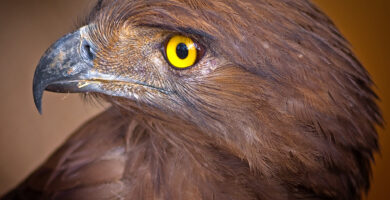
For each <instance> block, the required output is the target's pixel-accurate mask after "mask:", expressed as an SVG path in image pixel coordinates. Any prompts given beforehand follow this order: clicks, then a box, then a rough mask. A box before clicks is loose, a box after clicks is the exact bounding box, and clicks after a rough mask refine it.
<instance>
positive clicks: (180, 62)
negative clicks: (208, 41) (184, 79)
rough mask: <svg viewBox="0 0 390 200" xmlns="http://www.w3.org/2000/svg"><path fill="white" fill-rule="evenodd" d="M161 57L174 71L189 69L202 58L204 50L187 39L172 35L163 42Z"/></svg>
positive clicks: (193, 41)
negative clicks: (162, 56)
mask: <svg viewBox="0 0 390 200" xmlns="http://www.w3.org/2000/svg"><path fill="white" fill-rule="evenodd" d="M163 55H164V57H165V59H166V61H167V62H168V63H169V65H171V66H172V67H173V68H174V69H179V70H183V69H189V68H190V67H192V66H194V65H195V64H197V63H198V62H199V60H200V59H201V58H202V57H203V55H204V48H203V46H202V45H200V44H199V43H198V42H196V41H195V40H193V39H191V38H189V37H186V36H183V35H173V36H171V37H169V38H168V39H167V41H166V42H165V44H164V48H163Z"/></svg>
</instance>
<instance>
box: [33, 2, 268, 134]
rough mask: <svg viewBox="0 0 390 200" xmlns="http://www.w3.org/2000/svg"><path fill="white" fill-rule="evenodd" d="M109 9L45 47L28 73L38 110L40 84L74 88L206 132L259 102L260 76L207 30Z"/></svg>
mask: <svg viewBox="0 0 390 200" xmlns="http://www.w3.org/2000/svg"><path fill="white" fill-rule="evenodd" d="M116 9H119V8H117V7H116V5H115V4H112V5H110V6H109V7H107V8H105V9H104V8H102V10H100V11H99V13H97V14H95V16H94V18H93V19H91V20H90V21H89V22H88V24H87V25H86V26H83V27H81V28H80V29H79V30H77V31H75V32H73V33H70V34H68V35H66V36H65V37H63V38H62V39H60V40H59V41H57V42H56V43H55V44H54V45H53V46H52V47H51V48H49V50H48V51H47V52H46V53H45V56H44V57H43V58H42V59H41V61H40V64H39V66H38V67H37V70H36V74H35V78H34V93H35V102H36V104H37V106H38V108H39V109H40V101H41V97H42V93H43V90H44V89H47V90H49V91H54V92H82V93H88V94H92V96H95V97H96V96H98V97H101V98H103V99H105V100H107V101H109V102H111V103H113V104H114V105H117V106H120V107H122V108H124V109H127V110H131V111H133V112H141V113H144V114H151V115H154V116H157V117H158V115H159V113H163V115H164V117H165V118H167V117H166V116H172V117H173V118H174V119H172V120H178V119H180V120H181V121H182V122H183V121H184V122H188V123H192V124H195V125H199V124H203V127H205V129H208V130H210V128H211V127H208V126H204V125H206V124H210V125H218V127H219V128H220V127H228V126H226V125H223V124H232V123H233V124H234V123H235V122H237V121H243V120H244V118H245V117H244V116H251V114H250V112H252V111H253V110H254V109H257V108H254V107H253V105H255V106H256V107H257V106H258V105H259V104H261V100H260V99H259V97H262V95H259V93H260V91H259V89H260V90H261V88H262V87H263V86H264V85H261V84H260V83H261V82H262V81H261V80H260V79H259V78H258V77H257V76H256V75H254V74H251V73H249V72H248V71H246V70H244V69H242V68H241V67H239V66H238V65H237V64H235V63H234V62H231V61H229V59H228V58H227V56H226V55H224V54H223V53H221V51H219V50H218V47H217V45H218V42H220V41H217V40H216V38H215V37H214V36H212V35H210V34H208V33H207V32H205V31H204V30H202V29H199V27H193V26H192V25H191V23H188V24H185V22H184V24H182V25H180V24H175V25H176V26H173V25H172V24H168V25H166V24H159V23H158V22H156V23H153V21H151V22H150V21H149V22H150V23H147V24H146V23H145V24H143V23H139V22H138V23H136V22H135V21H136V20H134V16H130V17H128V18H126V19H125V20H124V19H115V18H111V17H112V16H111V17H110V19H107V15H109V14H110V13H109V12H110V11H111V12H112V10H116ZM122 9H123V8H122ZM118 12H119V11H118ZM110 20H113V21H114V22H115V23H113V24H112V23H111V22H110ZM116 20H117V21H116ZM222 42H223V41H222ZM226 42H231V41H226ZM253 83H256V85H253ZM254 101H257V102H256V103H255V104H252V102H254ZM233 113H234V114H233ZM240 113H241V114H242V115H240ZM227 116H228V117H227ZM225 119H226V121H225ZM245 123H250V122H245Z"/></svg>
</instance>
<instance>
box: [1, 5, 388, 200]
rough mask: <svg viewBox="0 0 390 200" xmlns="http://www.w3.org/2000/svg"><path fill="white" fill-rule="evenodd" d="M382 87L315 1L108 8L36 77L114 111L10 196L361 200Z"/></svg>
mask: <svg viewBox="0 0 390 200" xmlns="http://www.w3.org/2000/svg"><path fill="white" fill-rule="evenodd" d="M372 86H373V81H372V80H371V78H370V76H369V74H368V72H367V71H366V70H365V69H364V67H363V66H362V64H361V63H360V62H359V61H358V59H357V58H356V57H355V55H354V53H353V52H352V50H351V47H350V44H349V43H348V41H347V40H346V39H344V38H343V36H342V35H341V34H340V32H339V31H338V29H337V28H336V27H335V25H334V24H333V23H332V21H331V20H330V19H329V18H328V17H327V16H326V15H325V14H324V13H323V12H321V11H320V10H319V9H318V8H317V7H316V6H315V5H314V4H313V3H312V2H310V1H309V0H99V1H98V2H97V3H96V5H95V6H94V8H93V9H92V11H91V12H90V14H89V15H88V17H87V19H86V20H85V22H84V23H83V24H82V25H81V26H80V27H79V29H77V30H75V31H74V32H71V33H69V34H67V35H65V36H64V37H62V38H61V39H59V40H58V41H57V42H55V43H54V44H53V45H52V46H51V47H50V48H49V49H48V50H47V51H46V52H45V53H44V55H43V57H42V58H41V60H40V61H39V64H38V66H37V68H36V71H35V74H34V80H33V93H34V101H35V104H36V106H37V108H38V110H39V111H41V100H42V96H43V92H44V91H45V90H47V91H51V92H60V93H82V95H84V96H85V97H86V98H91V99H95V100H97V101H106V102H108V103H110V104H111V106H110V107H109V108H108V109H107V110H105V111H104V112H102V113H101V114H99V115H98V116H96V117H94V118H93V119H91V120H90V121H88V122H87V123H85V124H84V125H82V126H81V128H79V129H78V130H77V131H76V132H75V133H74V134H73V135H72V136H70V138H69V139H68V140H66V141H65V143H64V144H63V145H62V146H61V147H60V148H59V149H58V150H57V151H56V152H55V153H54V154H53V155H52V156H51V157H50V158H49V159H48V160H47V161H46V162H45V163H44V164H43V165H41V166H40V167H39V168H38V169H37V170H36V171H35V172H34V173H32V174H31V175H30V176H29V177H28V178H27V179H26V180H25V181H23V182H22V183H21V184H20V185H19V186H18V187H16V188H15V189H14V190H12V191H11V192H9V193H8V194H7V195H5V196H4V197H3V198H2V199H3V200H11V199H12V200H17V199H94V200H99V199H135V200H157V199H159V200H214V199H215V200H229V199H231V200H233V199H234V200H269V199H272V200H296V199H307V200H309V199H310V200H328V199H335V200H338V199H340V200H358V199H361V198H362V196H363V195H364V193H365V192H367V190H368V189H369V182H370V176H371V162H372V161H373V154H374V153H375V152H378V151H379V147H378V135H377V131H376V127H377V126H378V125H381V124H382V123H383V119H382V116H381V111H380V109H379V108H378V106H377V103H376V102H377V99H378V97H377V95H376V94H375V92H374V91H373V89H372Z"/></svg>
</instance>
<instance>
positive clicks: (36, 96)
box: [33, 85, 43, 114]
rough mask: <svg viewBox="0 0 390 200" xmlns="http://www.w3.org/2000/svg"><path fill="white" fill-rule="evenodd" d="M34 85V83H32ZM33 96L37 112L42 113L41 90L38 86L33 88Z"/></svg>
mask: <svg viewBox="0 0 390 200" xmlns="http://www.w3.org/2000/svg"><path fill="white" fill-rule="evenodd" d="M34 86H35V85H34ZM33 96H34V103H35V107H36V108H37V110H38V112H39V114H42V96H43V90H42V89H40V88H36V87H34V88H33Z"/></svg>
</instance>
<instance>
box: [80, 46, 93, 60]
mask: <svg viewBox="0 0 390 200" xmlns="http://www.w3.org/2000/svg"><path fill="white" fill-rule="evenodd" d="M81 48H82V49H81V54H82V57H83V58H84V59H85V60H86V61H87V62H91V61H93V60H94V59H95V57H96V53H95V51H94V49H93V47H92V45H90V44H89V43H88V42H87V41H83V44H82V47H81Z"/></svg>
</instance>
